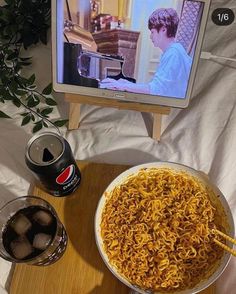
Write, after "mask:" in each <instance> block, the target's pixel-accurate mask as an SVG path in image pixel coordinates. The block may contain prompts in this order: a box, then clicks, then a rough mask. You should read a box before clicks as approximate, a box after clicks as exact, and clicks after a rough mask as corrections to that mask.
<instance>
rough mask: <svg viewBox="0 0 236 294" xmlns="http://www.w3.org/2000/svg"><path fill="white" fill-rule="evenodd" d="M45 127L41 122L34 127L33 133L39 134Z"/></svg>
mask: <svg viewBox="0 0 236 294" xmlns="http://www.w3.org/2000/svg"><path fill="white" fill-rule="evenodd" d="M42 127H43V122H42V121H39V122H37V123H36V124H35V126H34V127H33V133H36V132H38V131H39V130H41V129H42Z"/></svg>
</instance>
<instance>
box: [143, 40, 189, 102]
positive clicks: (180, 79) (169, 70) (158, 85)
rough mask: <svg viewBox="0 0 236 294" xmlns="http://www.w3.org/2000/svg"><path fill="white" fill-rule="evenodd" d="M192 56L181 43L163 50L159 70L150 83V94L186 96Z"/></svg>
mask: <svg viewBox="0 0 236 294" xmlns="http://www.w3.org/2000/svg"><path fill="white" fill-rule="evenodd" d="M191 66H192V58H191V57H190V56H189V55H188V54H187V52H186V51H185V49H184V47H183V46H182V45H181V44H180V43H173V44H171V45H170V46H169V47H168V48H167V49H166V51H165V52H163V54H162V56H161V60H160V64H159V65H158V68H157V71H156V73H155V75H154V77H153V79H152V81H151V82H150V83H149V86H150V94H152V95H161V96H169V97H176V98H185V97H186V91H187V86H188V80H189V75H190V70H191Z"/></svg>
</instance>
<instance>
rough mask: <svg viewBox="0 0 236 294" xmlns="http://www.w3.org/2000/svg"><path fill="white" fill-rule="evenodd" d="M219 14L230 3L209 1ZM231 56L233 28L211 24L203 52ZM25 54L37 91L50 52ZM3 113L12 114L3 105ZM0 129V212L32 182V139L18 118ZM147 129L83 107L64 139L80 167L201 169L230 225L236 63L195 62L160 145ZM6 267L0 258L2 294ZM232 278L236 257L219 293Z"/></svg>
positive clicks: (132, 117) (46, 77)
mask: <svg viewBox="0 0 236 294" xmlns="http://www.w3.org/2000/svg"><path fill="white" fill-rule="evenodd" d="M218 7H230V8H232V9H234V11H236V3H235V1H234V0H230V1H223V0H222V1H220V0H215V1H212V7H211V11H213V9H215V8H218ZM235 49H236V24H235V23H234V24H232V25H231V26H229V27H217V26H216V25H214V24H213V23H212V22H211V21H210V18H209V22H208V26H207V31H206V36H205V41H204V45H203V50H205V51H211V52H212V53H213V54H215V55H222V56H228V57H234V58H236V50H235ZM32 51H33V52H32ZM31 52H32V55H33V56H35V57H34V59H33V60H34V64H33V70H34V71H36V72H37V76H38V81H39V87H43V86H45V85H46V84H47V83H48V82H49V81H50V77H51V69H50V46H48V47H44V46H41V47H40V48H38V49H37V48H35V49H32V50H31ZM31 52H29V53H31ZM57 98H58V101H59V107H58V111H59V113H60V114H62V115H67V113H68V105H67V104H65V103H64V102H63V99H62V95H59V94H57ZM1 109H5V110H6V111H8V113H10V112H11V111H12V112H14V111H15V108H14V107H13V106H11V107H9V105H8V106H6V105H3V106H1ZM54 116H55V117H57V116H58V113H57V112H56V113H55V114H54ZM0 128H1V132H0V185H1V195H0V206H1V205H2V204H4V203H5V202H6V201H7V200H9V199H12V198H14V197H16V196H22V195H26V194H28V191H29V185H30V182H32V175H31V173H30V172H29V171H28V169H27V168H26V166H25V163H24V150H25V146H26V143H27V141H28V140H29V138H30V137H31V136H32V134H31V133H30V128H29V127H25V128H23V127H20V120H19V119H18V118H17V117H16V119H15V120H0ZM151 130H152V116H151V114H142V113H139V112H134V111H124V110H116V109H112V108H100V107H95V106H83V107H82V113H81V126H80V128H79V129H78V130H74V131H70V132H68V131H67V130H66V129H65V128H64V129H63V134H64V135H65V137H66V138H67V139H68V141H69V142H70V144H71V147H72V149H73V152H74V154H75V157H76V159H79V160H89V161H95V162H106V163H117V164H119V163H120V164H130V165H137V164H141V163H146V162H152V161H157V160H158V161H159V160H161V161H173V162H178V163H182V164H186V165H189V166H191V167H193V168H195V169H199V170H202V171H204V172H205V173H208V174H209V177H210V179H211V180H212V181H213V182H214V183H215V184H216V185H217V186H218V187H219V188H220V190H221V191H222V192H223V193H224V195H225V197H226V199H227V200H228V202H229V205H230V207H231V209H232V212H233V216H234V219H235V220H236V197H235V196H236V184H235V179H236V62H222V61H220V62H219V61H206V60H201V61H200V63H199V70H198V73H197V77H196V83H195V86H194V95H193V98H192V99H191V102H190V105H189V107H188V108H187V109H182V110H180V109H172V110H171V113H170V115H168V116H166V117H164V118H163V124H162V137H161V141H160V142H157V141H155V140H153V139H152V138H151V137H150V135H151ZM10 266H11V264H10V263H8V262H5V261H4V260H3V259H0V285H2V287H3V288H4V287H5V286H6V281H7V278H8V276H9V271H10ZM235 274H236V258H232V259H231V261H230V264H229V266H228V267H227V269H226V270H225V272H224V273H223V275H222V276H221V278H220V279H219V280H218V282H217V293H220V294H233V293H235V291H236V290H235V289H236V279H235ZM2 291H3V290H2ZM0 293H1V288H0Z"/></svg>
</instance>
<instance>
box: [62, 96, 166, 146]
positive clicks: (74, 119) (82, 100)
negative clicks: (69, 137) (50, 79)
mask: <svg viewBox="0 0 236 294" xmlns="http://www.w3.org/2000/svg"><path fill="white" fill-rule="evenodd" d="M65 101H67V102H69V103H70V113H69V127H68V128H69V130H74V129H77V128H78V127H79V122H80V106H81V104H90V105H96V106H101V107H113V108H118V109H126V110H135V111H139V112H148V113H153V133H152V138H153V139H156V140H158V141H159V140H160V137H161V118H162V115H168V114H169V113H170V107H164V106H159V105H152V104H144V103H136V102H129V101H127V102H125V101H120V100H113V99H107V98H99V99H96V98H95V97H90V96H85V95H84V96H83V95H78V94H69V93H67V94H65Z"/></svg>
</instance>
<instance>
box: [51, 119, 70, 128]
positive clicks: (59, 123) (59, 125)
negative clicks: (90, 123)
mask: <svg viewBox="0 0 236 294" xmlns="http://www.w3.org/2000/svg"><path fill="white" fill-rule="evenodd" d="M67 123H68V119H61V120H56V121H54V122H53V124H54V125H55V126H57V127H63V126H64V125H65V124H67Z"/></svg>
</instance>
